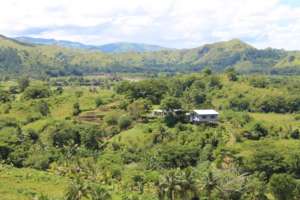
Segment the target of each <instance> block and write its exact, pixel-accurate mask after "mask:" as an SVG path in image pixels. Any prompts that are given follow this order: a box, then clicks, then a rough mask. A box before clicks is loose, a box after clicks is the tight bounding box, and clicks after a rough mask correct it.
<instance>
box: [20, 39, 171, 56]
mask: <svg viewBox="0 0 300 200" xmlns="http://www.w3.org/2000/svg"><path fill="white" fill-rule="evenodd" d="M14 39H15V40H17V41H20V42H24V43H28V44H39V45H57V46H61V47H66V48H76V49H83V50H90V51H99V52H105V53H125V52H151V51H161V50H165V49H167V48H165V47H161V46H158V45H149V44H141V43H129V42H118V43H109V44H104V45H87V44H83V43H80V42H73V41H67V40H55V39H44V38H32V37H16V38H14Z"/></svg>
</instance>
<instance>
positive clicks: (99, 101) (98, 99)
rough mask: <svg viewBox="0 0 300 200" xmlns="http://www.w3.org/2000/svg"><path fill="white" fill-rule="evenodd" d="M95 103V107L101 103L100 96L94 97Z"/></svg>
mask: <svg viewBox="0 0 300 200" xmlns="http://www.w3.org/2000/svg"><path fill="white" fill-rule="evenodd" d="M95 104H96V107H97V108H98V107H99V106H101V105H102V104H103V101H102V99H101V98H100V97H97V98H96V99H95Z"/></svg>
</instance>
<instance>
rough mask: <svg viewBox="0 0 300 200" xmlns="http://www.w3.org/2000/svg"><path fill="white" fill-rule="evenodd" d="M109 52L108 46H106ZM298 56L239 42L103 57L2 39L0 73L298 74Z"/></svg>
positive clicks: (91, 53) (0, 44) (103, 54)
mask: <svg viewBox="0 0 300 200" xmlns="http://www.w3.org/2000/svg"><path fill="white" fill-rule="evenodd" d="M107 48H109V47H107ZM299 60H300V53H299V52H295V51H293V52H291V51H284V50H278V49H271V48H267V49H256V48H254V47H252V46H250V45H248V44H246V43H244V42H243V41H241V40H238V39H234V40H230V41H225V42H218V43H214V44H207V45H203V46H201V47H198V48H193V49H182V50H169V49H167V50H161V51H155V52H143V53H141V52H125V53H115V54H110V53H103V52H95V51H92V52H91V51H87V50H82V49H78V48H65V47H61V46H60V45H36V44H28V43H23V42H19V41H16V40H15V39H11V38H7V37H4V36H2V37H0V71H1V74H3V75H16V74H30V75H32V76H39V75H45V74H47V75H50V76H61V75H81V74H91V73H99V72H109V73H111V72H130V73H135V72H140V73H158V72H168V73H170V72H172V73H173V72H194V71H200V70H202V69H204V68H211V69H212V70H213V71H224V70H226V69H227V68H231V67H233V68H235V69H236V70H237V71H239V72H242V73H252V72H265V73H276V74H280V73H299V72H300V62H299Z"/></svg>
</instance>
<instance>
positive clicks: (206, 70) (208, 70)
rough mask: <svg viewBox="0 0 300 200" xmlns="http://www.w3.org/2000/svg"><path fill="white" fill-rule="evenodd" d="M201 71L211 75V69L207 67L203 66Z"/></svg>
mask: <svg viewBox="0 0 300 200" xmlns="http://www.w3.org/2000/svg"><path fill="white" fill-rule="evenodd" d="M203 73H204V74H205V75H211V74H212V71H211V69H209V68H204V69H203Z"/></svg>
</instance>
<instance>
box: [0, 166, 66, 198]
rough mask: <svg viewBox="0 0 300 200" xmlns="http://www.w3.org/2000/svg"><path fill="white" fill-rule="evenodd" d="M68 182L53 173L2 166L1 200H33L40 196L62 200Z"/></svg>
mask: <svg viewBox="0 0 300 200" xmlns="http://www.w3.org/2000/svg"><path fill="white" fill-rule="evenodd" d="M68 182H69V181H68V180H67V179H66V178H63V177H60V176H56V175H54V174H51V173H47V172H41V171H37V170H33V169H24V168H23V169H17V168H11V167H4V166H1V165H0V195H1V199H5V200H20V199H22V200H31V199H32V198H33V197H34V196H36V195H40V194H44V195H48V196H51V197H53V198H61V197H63V194H64V191H65V189H66V186H67V185H68Z"/></svg>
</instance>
